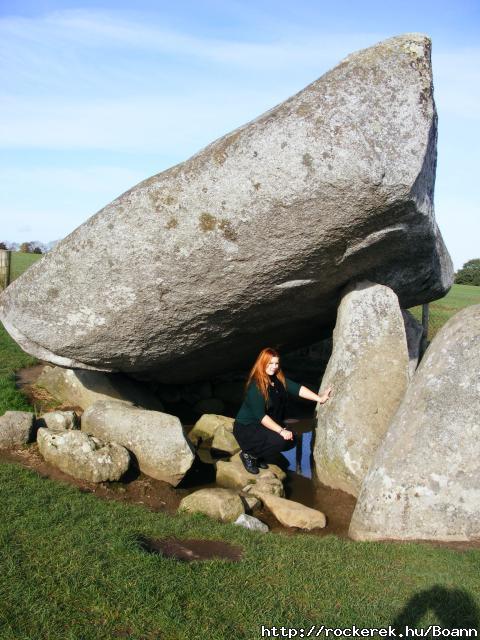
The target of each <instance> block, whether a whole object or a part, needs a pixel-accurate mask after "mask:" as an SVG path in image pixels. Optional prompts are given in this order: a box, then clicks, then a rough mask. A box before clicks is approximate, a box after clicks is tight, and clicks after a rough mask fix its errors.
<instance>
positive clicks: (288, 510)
mask: <svg viewBox="0 0 480 640" xmlns="http://www.w3.org/2000/svg"><path fill="white" fill-rule="evenodd" d="M258 497H259V498H260V500H261V501H262V502H263V504H264V505H265V506H266V507H267V509H269V510H270V511H271V512H272V513H273V515H274V516H275V517H276V518H277V520H278V521H279V522H280V523H281V524H283V525H285V526H286V527H298V528H299V529H306V530H307V531H310V530H311V529H323V528H324V527H325V526H326V524H327V519H326V518H325V514H323V513H322V512H321V511H317V510H316V509H311V508H310V507H306V506H305V505H303V504H300V503H299V502H294V501H293V500H286V499H285V498H279V497H277V496H273V495H271V494H269V493H263V494H260V495H258Z"/></svg>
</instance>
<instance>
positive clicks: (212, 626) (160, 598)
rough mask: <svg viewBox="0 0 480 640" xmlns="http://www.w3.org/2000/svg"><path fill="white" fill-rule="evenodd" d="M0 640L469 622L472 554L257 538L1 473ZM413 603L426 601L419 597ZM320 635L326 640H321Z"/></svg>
mask: <svg viewBox="0 0 480 640" xmlns="http://www.w3.org/2000/svg"><path fill="white" fill-rule="evenodd" d="M0 484H1V486H2V489H3V491H2V516H3V517H2V518H1V520H0V637H1V638H2V639H7V638H22V639H23V638H24V639H25V640H27V639H28V640H35V639H37V638H38V639H39V640H40V639H41V640H47V639H52V640H57V639H58V640H60V639H62V640H63V639H71V640H79V639H81V640H89V639H95V640H97V639H98V640H101V639H108V640H112V638H117V637H125V638H129V639H130V640H135V639H140V638H143V639H147V638H148V639H152V640H153V639H156V638H162V639H163V640H166V639H184V638H192V639H195V638H199V639H200V638H201V639H202V640H205V638H208V639H209V640H215V639H220V638H222V639H223V638H231V637H235V638H259V637H260V629H261V625H262V624H263V625H266V626H268V627H271V626H277V627H280V626H282V625H283V626H286V627H296V628H300V627H308V628H310V627H311V626H312V625H320V624H324V625H327V626H330V627H346V626H350V625H353V624H355V625H357V626H360V627H372V626H387V625H388V624H392V623H393V622H394V620H396V619H397V618H398V617H399V616H400V617H402V619H403V621H404V623H405V622H406V623H409V624H413V626H416V627H420V626H425V625H428V624H442V626H447V625H452V626H460V627H469V626H473V625H475V620H477V622H478V610H479V607H480V594H479V590H478V572H479V568H480V550H469V551H467V552H463V553H460V552H457V551H453V550H449V549H445V548H437V547H432V546H427V545H423V544H411V543H410V544H386V543H352V542H349V541H345V540H341V539H338V538H334V537H327V538H323V539H322V538H318V537H315V536H308V535H305V534H298V535H296V536H286V535H272V534H267V535H261V534H255V533H251V532H248V531H245V530H243V529H240V528H237V527H234V526H233V525H222V524H219V523H217V522H214V521H212V520H209V519H207V518H206V517H203V516H199V515H197V516H187V515H178V516H175V517H171V516H168V515H165V514H163V513H153V512H149V511H147V510H146V509H145V508H144V507H142V506H133V505H125V504H122V503H117V502H107V501H102V500H99V499H98V498H96V497H95V496H93V495H91V494H84V493H80V492H79V491H77V490H76V489H75V488H73V487H70V486H67V485H63V484H60V483H55V482H53V481H50V480H48V479H42V478H41V477H39V476H38V475H36V474H35V473H33V472H30V471H27V470H25V469H22V468H20V467H17V466H16V465H12V464H1V465H0ZM138 535H146V536H152V537H167V536H175V537H179V538H207V539H222V540H224V541H227V542H231V543H233V544H240V545H242V547H243V548H244V557H243V559H242V561H241V562H239V563H230V562H227V561H224V560H211V561H207V562H199V563H190V564H189V563H180V562H178V561H176V560H173V559H167V558H163V557H161V556H155V555H151V554H148V553H146V552H144V551H143V550H142V549H141V548H140V547H139V546H138V544H137V542H136V538H137V536H138ZM422 594H423V595H422ZM323 637H324V636H323Z"/></svg>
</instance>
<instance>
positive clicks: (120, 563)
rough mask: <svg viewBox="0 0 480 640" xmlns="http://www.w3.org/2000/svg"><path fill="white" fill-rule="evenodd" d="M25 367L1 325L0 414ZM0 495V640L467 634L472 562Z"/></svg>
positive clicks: (453, 301)
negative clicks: (187, 541)
mask: <svg viewBox="0 0 480 640" xmlns="http://www.w3.org/2000/svg"><path fill="white" fill-rule="evenodd" d="M24 255H28V254H24ZM477 303H480V288H478V287H469V286H462V285H455V286H454V288H453V289H452V291H451V292H450V293H449V295H448V296H447V297H446V298H444V299H443V300H442V301H438V302H435V303H433V304H432V305H431V312H432V317H433V316H434V315H435V314H436V313H437V312H438V313H439V314H440V313H441V314H443V316H442V318H448V317H450V316H451V315H452V314H453V313H455V312H456V311H457V310H458V309H460V308H462V307H463V306H467V305H468V304H477ZM34 362H35V359H34V358H31V357H30V356H28V355H27V354H25V353H24V352H23V351H22V350H21V349H20V348H19V347H18V346H17V345H16V343H15V342H14V341H13V340H12V339H11V338H10V337H9V336H8V334H7V333H6V332H5V330H4V329H3V327H2V326H1V325H0V414H2V413H3V412H4V411H5V410H7V409H25V408H27V407H28V405H27V404H26V401H25V399H24V398H23V396H22V395H21V394H20V393H19V392H18V391H17V390H16V389H15V387H14V382H13V374H12V372H13V371H15V370H17V369H19V368H21V367H26V366H29V365H31V364H33V363H34ZM0 487H1V490H2V491H1V496H0V504H1V517H0V639H1V640H10V639H13V638H15V639H19V640H37V639H38V640H64V639H65V640H90V639H92V640H93V639H94V640H97V639H98V640H103V639H105V640H112V639H114V638H128V639H129V640H140V639H143V640H147V639H148V640H154V639H155V640H156V639H158V638H162V639H163V640H168V639H171V640H173V639H184V638H191V639H195V638H201V639H202V640H205V639H206V638H208V639H209V640H216V639H223V638H230V637H232V636H233V637H235V638H239V639H241V638H248V639H250V638H260V634H261V625H262V624H263V625H265V626H267V627H272V626H276V627H277V628H278V627H281V626H285V627H292V628H298V629H300V628H302V627H308V628H310V627H311V626H312V625H320V624H324V625H326V626H329V627H347V626H351V625H353V624H355V625H357V627H372V626H377V627H378V626H387V625H388V624H392V623H393V622H394V621H395V620H397V619H399V618H400V619H401V620H402V621H403V622H404V623H407V624H409V625H410V626H413V627H417V628H418V627H423V626H428V624H441V625H442V626H444V627H448V626H453V627H463V628H465V627H473V626H477V624H478V619H479V608H480V595H479V589H478V572H479V569H480V550H469V551H467V552H464V553H459V552H456V551H453V550H449V549H445V548H437V547H432V546H427V545H422V544H382V543H352V542H349V541H345V540H341V539H338V538H334V537H327V538H323V539H321V538H317V537H315V536H308V535H303V534H299V535H295V536H285V535H272V534H268V535H266V536H262V535H260V534H254V533H250V532H247V531H245V530H243V529H240V528H236V527H233V526H230V525H221V524H219V523H216V522H214V521H211V520H209V519H207V518H205V517H202V516H186V515H178V516H175V517H172V516H169V515H167V514H162V513H152V512H149V511H147V510H146V509H145V508H143V507H142V506H140V505H139V506H134V505H126V504H122V503H116V502H105V501H101V500H99V499H98V498H96V497H95V496H94V495H89V494H83V493H80V492H79V491H77V490H76V489H75V488H73V487H70V486H67V485H63V484H60V483H56V482H53V481H50V480H47V479H43V478H41V477H39V476H38V475H36V474H35V473H33V472H31V471H27V470H26V469H23V468H21V467H19V466H16V465H13V464H6V463H3V464H0ZM138 535H148V536H153V537H166V536H176V537H179V538H209V539H222V540H224V541H229V542H232V543H234V544H241V545H242V546H243V547H244V549H245V553H244V559H243V560H242V561H241V562H240V563H229V562H226V561H220V560H212V561H208V562H204V563H192V564H183V563H179V562H177V561H175V560H172V559H166V558H162V557H160V556H154V555H149V554H147V553H145V552H144V551H142V550H141V549H140V547H139V546H138V544H137V542H136V537H137V536H138ZM323 637H325V636H323Z"/></svg>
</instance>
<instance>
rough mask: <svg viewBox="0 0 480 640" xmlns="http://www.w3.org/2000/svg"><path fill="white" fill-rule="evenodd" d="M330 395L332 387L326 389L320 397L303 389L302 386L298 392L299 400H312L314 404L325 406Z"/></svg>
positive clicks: (305, 388)
mask: <svg viewBox="0 0 480 640" xmlns="http://www.w3.org/2000/svg"><path fill="white" fill-rule="evenodd" d="M331 393H332V387H328V389H325V391H324V392H323V393H322V395H321V396H319V395H318V393H314V392H313V391H310V389H307V387H304V386H303V385H302V386H301V387H300V392H299V394H298V395H299V396H300V397H301V398H305V399H306V400H313V401H314V402H319V403H320V404H325V402H326V401H327V400H328V399H329V398H330V394H331Z"/></svg>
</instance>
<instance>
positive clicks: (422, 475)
mask: <svg viewBox="0 0 480 640" xmlns="http://www.w3.org/2000/svg"><path fill="white" fill-rule="evenodd" d="M479 362H480V305H476V306H473V307H468V308H467V309H464V310H463V311H461V312H460V313H458V314H456V315H455V316H454V317H453V318H451V319H450V320H449V321H448V322H447V324H446V325H445V326H444V327H443V328H442V329H441V330H440V331H439V333H438V334H437V335H436V337H435V338H434V339H433V341H432V343H431V344H430V346H429V347H428V349H427V351H426V353H425V355H424V357H423V360H422V362H421V363H420V366H419V367H418V369H417V372H416V374H415V376H414V378H413V380H412V382H411V383H410V386H409V388H408V391H407V393H406V395H405V398H404V400H403V402H402V404H401V406H400V408H399V410H398V412H397V414H396V416H395V418H394V420H393V422H392V424H391V426H390V428H389V430H388V433H387V435H386V437H385V439H384V441H383V443H382V444H381V446H380V447H379V449H378V451H377V454H376V456H375V459H374V461H373V463H372V466H371V468H370V470H369V472H368V474H367V476H366V478H365V481H364V484H363V487H362V491H361V493H360V496H359V498H358V501H357V505H356V508H355V511H354V514H353V518H352V522H351V525H350V535H351V536H352V537H353V538H355V539H359V540H377V539H382V538H392V539H402V540H408V539H428V540H473V539H478V538H480V474H479V472H478V461H479V459H480V376H479Z"/></svg>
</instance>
